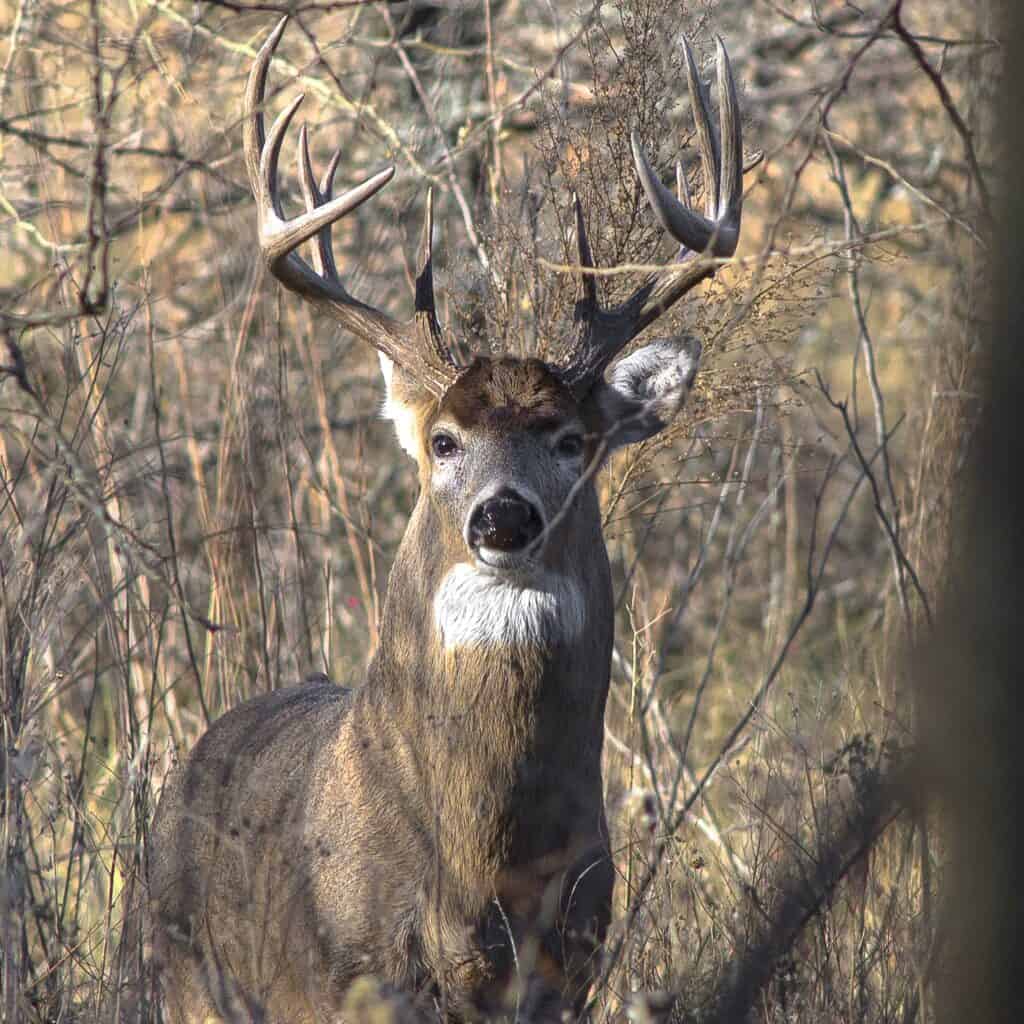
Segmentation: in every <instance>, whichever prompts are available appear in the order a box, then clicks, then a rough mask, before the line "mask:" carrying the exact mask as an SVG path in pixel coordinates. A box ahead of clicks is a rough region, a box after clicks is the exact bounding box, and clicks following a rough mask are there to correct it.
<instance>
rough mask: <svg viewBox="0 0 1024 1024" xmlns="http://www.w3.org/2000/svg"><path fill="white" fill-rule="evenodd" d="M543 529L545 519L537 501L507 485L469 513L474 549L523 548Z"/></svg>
mask: <svg viewBox="0 0 1024 1024" xmlns="http://www.w3.org/2000/svg"><path fill="white" fill-rule="evenodd" d="M543 529H544V521H543V519H542V518H541V514H540V512H539V511H538V509H537V507H536V505H534V504H533V502H531V501H528V500H527V499H526V498H524V497H523V496H522V495H521V494H518V493H517V492H516V491H513V490H512V489H511V488H509V487H506V488H503V489H502V490H500V491H498V493H497V494H493V495H491V496H490V497H489V498H485V499H484V500H483V501H481V502H480V503H479V504H478V505H477V506H476V508H474V509H473V512H472V514H471V515H470V517H469V530H468V535H469V536H468V540H469V546H470V547H471V548H472V549H473V550H474V551H479V549H480V548H488V549H490V550H492V551H504V552H507V553H512V552H516V551H522V549H523V548H525V547H527V546H528V545H529V544H531V543H533V541H535V540H536V539H537V538H538V537H539V536H540V533H541V530H543Z"/></svg>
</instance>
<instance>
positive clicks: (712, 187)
mask: <svg viewBox="0 0 1024 1024" xmlns="http://www.w3.org/2000/svg"><path fill="white" fill-rule="evenodd" d="M717 49H718V54H717V63H718V105H719V120H720V128H719V130H717V131H716V129H715V128H714V127H713V126H712V123H711V118H710V115H709V113H708V102H707V95H706V90H705V89H704V86H703V84H702V83H701V81H700V76H699V75H698V73H697V67H696V64H695V62H694V59H693V54H692V52H691V50H690V46H689V44H688V43H687V42H686V40H685V39H684V40H683V52H684V57H685V61H684V63H685V65H686V79H687V86H688V88H689V91H690V101H691V104H690V105H691V107H692V109H693V120H694V125H695V126H696V129H697V141H698V146H699V148H700V154H701V163H702V165H703V170H704V192H705V203H704V205H705V210H706V212H707V215H706V216H702V215H701V214H700V213H698V212H697V211H696V210H694V209H692V208H691V206H690V203H689V192H688V189H687V187H686V181H685V177H684V176H683V175H682V173H681V171H680V170H679V169H678V168H677V172H676V188H677V191H678V192H679V193H680V196H679V198H677V196H674V195H673V194H672V192H671V191H670V190H669V189H667V188H666V187H665V186H664V185H663V184H662V182H661V179H660V178H659V177H658V175H657V174H656V173H655V172H654V169H653V168H652V167H651V165H650V162H649V161H648V159H647V155H646V154H645V153H644V150H643V147H642V146H641V144H640V139H639V136H638V135H637V134H636V132H633V133H632V135H631V137H630V143H631V148H632V151H633V164H634V166H635V168H636V173H637V177H638V178H639V179H640V184H641V186H642V187H643V190H644V192H645V194H646V195H647V200H648V202H649V203H650V206H651V210H652V212H653V213H654V216H655V217H656V218H657V220H658V222H659V223H660V224H661V226H662V227H663V228H664V229H665V231H667V232H668V234H669V235H670V236H671V237H672V238H674V239H675V240H676V241H677V242H679V243H680V245H681V247H682V248H681V249H680V252H679V256H678V258H677V267H676V269H674V270H673V271H672V272H669V273H657V274H654V275H652V276H651V277H649V278H648V279H647V280H646V281H645V282H644V283H643V284H642V285H641V286H640V287H639V288H638V289H637V290H636V291H635V292H634V293H633V294H632V295H631V296H630V297H629V298H628V299H627V300H626V301H625V302H623V303H622V304H621V305H619V306H617V307H616V308H614V309H611V310H602V309H600V308H598V307H597V306H596V304H595V305H594V307H593V308H591V309H586V308H582V309H581V308H580V307H579V306H577V311H576V322H577V334H576V339H575V343H574V344H573V346H572V350H571V353H570V358H569V362H568V365H567V366H566V367H565V369H564V370H563V371H562V376H563V378H564V379H565V380H566V382H567V383H568V384H569V385H570V386H571V387H572V388H573V390H574V391H576V392H577V393H578V394H583V393H585V392H586V391H587V390H589V389H590V388H591V387H592V386H593V384H594V382H595V381H596V380H597V378H598V377H599V376H600V375H601V374H603V373H604V371H605V369H606V368H607V366H608V364H609V363H610V362H611V361H612V359H614V358H615V356H616V355H617V354H618V353H619V352H620V351H621V350H622V349H623V348H624V347H625V346H626V345H627V344H629V342H630V341H631V340H632V339H633V338H635V337H636V336H637V334H639V333H640V332H641V331H642V330H643V329H644V328H645V327H647V326H648V325H649V324H651V323H653V322H654V321H655V320H656V319H657V318H658V317H659V316H661V314H662V313H664V312H665V311H666V310H667V309H668V308H669V307H670V306H672V305H673V304H674V303H675V302H677V301H678V300H679V299H681V298H682V297H683V296H684V295H685V294H686V293H687V292H688V291H690V290H691V289H692V288H694V287H695V286H696V285H697V284H699V283H700V282H701V281H703V280H704V279H705V278H707V277H710V276H711V275H712V274H714V272H715V270H716V269H717V267H716V264H715V263H714V262H713V261H710V260H696V259H693V256H694V255H695V254H697V253H702V254H706V255H708V256H712V257H716V258H718V259H724V258H727V257H729V256H732V254H733V253H734V252H735V251H736V246H737V244H738V243H739V237H740V218H741V213H742V206H743V135H742V126H741V122H740V114H739V104H738V102H737V100H736V86H735V82H734V80H733V75H732V68H731V66H730V64H729V55H728V54H727V53H726V50H725V45H724V44H723V43H722V40H721V39H718V40H717ZM577 223H581V215H580V213H579V212H578V204H577ZM582 262H583V261H582V258H581V263H582Z"/></svg>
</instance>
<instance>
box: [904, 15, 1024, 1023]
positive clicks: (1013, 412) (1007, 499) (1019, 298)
mask: <svg viewBox="0 0 1024 1024" xmlns="http://www.w3.org/2000/svg"><path fill="white" fill-rule="evenodd" d="M1004 17H1005V19H1006V20H1005V22H1004V31H1003V33H1002V34H1001V35H1002V38H1003V39H1005V40H1006V43H1007V47H1006V50H1007V52H1006V54H1005V68H1006V74H1005V81H1004V87H1003V92H1002V104H1001V106H1002V109H1001V111H1000V112H999V116H998V118H997V124H998V125H999V126H1000V128H999V134H1000V135H1001V136H1002V138H1003V146H1002V147H997V153H998V164H997V168H996V174H995V176H994V178H995V181H996V183H997V190H998V196H999V198H998V204H999V209H998V213H997V216H996V218H995V226H994V231H993V234H992V239H993V246H994V255H993V258H992V260H991V266H992V268H993V271H994V275H993V281H992V285H993V302H992V307H991V308H992V319H991V323H990V325H989V326H988V328H987V329H988V332H989V338H988V339H987V340H988V342H989V346H988V348H989V365H988V367H986V377H987V379H988V394H987V396H986V399H987V401H986V407H985V411H984V413H983V416H982V418H981V422H980V424H979V428H978V430H977V433H976V436H975V438H974V440H973V443H972V445H971V449H972V450H971V458H970V462H969V466H970V468H969V471H968V472H969V477H968V481H967V485H968V494H967V500H966V501H965V502H964V506H963V510H962V514H961V516H960V519H959V524H958V527H957V529H956V530H955V532H954V544H953V547H954V562H953V571H952V573H951V575H950V579H951V586H950V590H949V593H948V596H947V600H946V605H945V608H944V611H943V621H942V622H940V624H939V628H938V630H937V631H936V633H935V636H936V637H937V638H938V639H937V641H936V642H934V643H933V644H932V645H931V646H930V648H929V649H926V650H923V651H921V652H919V668H918V671H919V683H920V686H921V691H922V705H923V707H924V709H925V712H924V715H923V727H924V737H923V738H924V740H925V748H926V752H927V756H928V761H927V763H928V769H929V771H930V773H931V776H932V779H931V781H932V782H933V784H934V785H935V786H936V787H937V790H938V792H939V793H940V795H941V797H942V799H943V800H944V801H945V803H946V807H947V810H948V812H949V813H950V815H951V821H952V826H953V827H952V831H951V835H950V850H949V854H950V857H949V864H948V873H947V879H948V882H947V887H946V892H945V899H946V902H945V906H944V908H943V913H942V917H941V921H940V924H939V934H938V938H937V943H938V946H937V950H936V959H937V964H938V969H937V970H935V971H934V975H935V979H936V980H935V985H936V998H935V1009H936V1016H937V1019H938V1020H939V1021H948V1022H950V1024H953V1022H957V1024H960V1022H963V1021H979V1022H987V1021H1020V1020H1024V981H1022V978H1024V975H1022V974H1021V973H1020V971H1019V969H1018V967H1019V964H1020V952H1019V951H1020V949H1021V947H1020V946H1018V945H1017V942H1018V941H1019V934H1018V932H1019V928H1020V924H1021V922H1022V921H1024V901H1022V887H1021V885H1020V884H1019V883H1020V877H1019V873H1020V870H1021V865H1022V864H1024V843H1022V840H1021V833H1020V832H1018V831H1017V820H1016V819H1017V814H1018V809H1019V804H1018V803H1017V801H1018V800H1019V799H1020V794H1021V792H1022V790H1021V783H1022V779H1021V738H1022V728H1024V722H1022V717H1021V712H1020V698H1021V695H1020V691H1019V677H1020V668H1019V663H1020V657H1021V654H1020V628H1021V626H1020V621H1019V619H1020V585H1019V578H1020V577H1019V568H1018V567H1019V566H1020V564H1021V548H1022V546H1024V531H1022V529H1021V524H1022V522H1024V493H1022V491H1020V490H1018V489H1017V488H1016V486H1015V479H1016V476H1017V474H1018V473H1019V472H1020V471H1021V468H1022V467H1024V439H1022V437H1021V434H1020V432H1019V429H1018V428H1019V426H1020V421H1019V419H1018V412H1019V406H1020V399H1021V396H1022V395H1024V362H1022V359H1021V353H1020V351H1019V350H1020V345H1021V337H1020V335H1021V325H1022V324H1024V289H1022V288H1021V282H1020V274H1021V268H1022V267H1024V195H1022V194H1021V192H1020V190H1019V188H1018V187H1016V185H1014V184H1013V182H1014V180H1015V178H1016V176H1017V175H1019V169H1020V167H1021V165H1022V164H1024V120H1022V118H1021V116H1020V111H1021V109H1022V106H1024V10H1022V9H1021V7H1020V5H1019V4H1015V3H1013V4H1006V5H1004ZM1000 149H1001V152H1000V151H999V150H1000ZM981 329H982V330H984V329H985V328H984V327H982V328H981Z"/></svg>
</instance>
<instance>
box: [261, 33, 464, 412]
mask: <svg viewBox="0 0 1024 1024" xmlns="http://www.w3.org/2000/svg"><path fill="white" fill-rule="evenodd" d="M287 21H288V19H287V18H282V19H281V21H279V22H278V24H277V26H276V27H275V28H274V31H273V32H271V33H270V35H269V37H268V38H267V41H266V42H265V43H264V44H263V46H262V47H261V48H260V51H259V53H258V54H257V56H256V59H255V61H254V62H253V66H252V70H251V71H250V72H249V79H248V82H247V83H246V88H245V118H244V122H243V140H244V146H245V162H246V167H247V170H248V173H249V184H250V186H251V187H252V191H253V195H254V196H255V198H256V209H257V218H258V224H259V243H260V249H261V251H262V253H263V258H264V260H265V261H266V263H267V266H268V267H269V269H270V272H271V273H272V274H273V275H274V276H275V277H277V278H278V280H280V281H281V283H282V284H284V285H285V286H287V287H288V288H290V289H291V290H292V291H295V292H297V293H298V294H300V295H302V296H303V297H305V298H307V299H310V300H311V301H313V302H315V303H317V304H318V305H321V306H323V307H325V308H326V309H327V311H328V312H330V313H331V314H332V315H333V316H334V318H335V319H336V320H337V321H338V322H339V323H341V324H342V325H343V326H344V327H346V328H347V329H348V330H350V331H351V332H352V333H353V334H355V335H357V336H358V337H360V338H362V339H363V340H364V341H368V342H369V343H370V344H371V345H373V346H374V348H376V349H378V350H379V351H381V352H383V353H384V354H385V355H386V356H388V358H390V359H392V360H393V361H394V362H396V363H398V364H399V365H400V366H402V367H403V369H405V370H406V371H407V372H408V373H410V374H411V375H412V376H413V377H414V378H415V379H416V380H418V381H419V382H420V383H421V384H422V385H423V386H424V387H426V388H427V389H428V390H429V391H430V392H431V393H433V394H434V395H438V396H440V395H442V394H444V392H445V391H446V390H447V389H448V387H449V386H450V385H451V384H452V382H453V381H454V380H455V378H456V376H457V374H458V371H457V369H456V367H455V365H454V362H453V360H452V358H451V355H450V353H449V352H448V348H447V346H446V345H445V344H444V340H443V336H442V335H441V330H440V327H439V326H438V325H437V321H436V318H434V317H433V315H432V314H431V316H430V317H429V318H428V320H429V321H430V322H429V323H424V322H423V318H422V317H421V316H419V315H417V316H415V317H414V318H413V320H412V321H410V322H408V323H400V322H399V321H397V320H394V319H393V318H391V317H390V316H388V315H387V314H386V313H383V312H381V311H380V310H377V309H374V308H373V307H372V306H367V305H365V304H364V303H362V302H359V301H358V300H357V299H355V298H353V297H352V296H351V295H350V294H349V293H348V291H347V290H346V289H345V286H344V284H343V283H342V280H341V278H340V276H339V275H338V271H337V267H336V265H335V261H334V255H333V251H332V247H331V226H332V225H333V224H334V222H335V221H337V220H339V219H340V218H342V217H344V216H345V214H347V213H350V212H351V211H352V210H354V209H355V208H356V207H357V206H359V205H361V204H362V203H364V202H366V200H368V199H369V198H370V197H371V196H373V195H375V194H376V193H377V192H379V191H380V189H382V188H383V187H384V186H385V185H386V184H387V183H388V182H389V181H390V180H391V179H392V178H393V177H394V174H395V168H394V166H389V167H386V168H384V170H382V171H379V172H377V173H376V174H373V175H370V177H368V178H366V179H365V180H364V181H362V182H360V183H359V184H358V185H356V186H354V187H353V188H351V189H349V190H348V191H347V192H345V193H344V194H342V195H340V196H337V197H333V196H332V194H331V193H332V191H333V189H332V182H333V178H334V172H335V170H336V169H337V165H338V159H339V155H340V154H338V153H336V154H335V156H334V158H333V159H332V161H331V164H330V166H329V167H328V169H327V172H326V174H325V175H324V178H323V182H322V184H321V187H320V188H317V185H316V182H315V179H314V176H313V168H312V163H311V161H310V157H309V139H308V134H307V132H306V129H305V128H304V127H303V128H302V129H301V130H300V133H299V153H298V164H299V180H300V182H301V185H302V194H303V198H304V200H305V206H306V209H305V212H304V213H302V214H300V215H299V216H297V217H293V218H291V219H287V218H286V217H285V215H284V211H283V208H282V204H281V195H280V190H279V186H278V178H277V170H278V160H279V157H280V153H281V144H282V142H283V140H284V136H285V134H286V133H287V131H288V127H289V125H290V124H291V122H292V119H293V118H294V117H295V113H296V111H297V110H298V108H299V105H300V104H301V102H302V99H303V97H302V96H301V95H300V96H298V97H296V99H294V100H293V101H292V102H291V103H290V104H289V105H288V106H287V107H286V108H285V109H284V110H283V111H282V112H281V114H279V115H278V117H277V119H276V120H275V121H274V124H273V125H272V126H271V129H270V134H269V136H268V135H266V133H265V130H264V122H263V109H262V108H263V103H264V95H265V92H266V82H267V72H268V70H269V67H270V61H271V58H272V57H273V55H274V51H275V50H276V49H277V45H278V43H279V42H280V41H281V36H282V34H283V33H284V28H285V25H286V24H287ZM314 237H316V248H315V250H314V255H313V266H310V265H309V264H308V263H306V262H305V261H304V260H303V259H302V258H301V257H300V256H299V255H298V253H297V252H296V250H297V249H298V247H299V246H300V245H302V244H303V243H304V242H307V241H309V240H310V239H312V238H314ZM431 294H432V293H431ZM417 308H418V307H417Z"/></svg>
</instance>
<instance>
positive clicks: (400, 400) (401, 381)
mask: <svg viewBox="0 0 1024 1024" xmlns="http://www.w3.org/2000/svg"><path fill="white" fill-rule="evenodd" d="M377 355H378V356H379V357H380V372H381V375H382V376H383V377H384V391H385V398H384V405H383V407H382V408H381V415H382V416H383V417H384V419H386V420H391V422H392V423H393V424H394V425H395V433H396V434H397V435H398V443H399V444H400V445H401V446H402V447H403V448H404V449H405V450H406V452H408V453H409V455H411V456H412V457H413V458H414V459H416V458H418V457H419V454H420V436H419V415H418V412H419V407H420V406H421V405H422V404H423V391H422V388H419V387H417V386H416V383H415V381H413V379H412V377H410V376H409V374H407V373H406V372H405V370H403V369H402V367H400V366H396V365H395V363H394V362H392V360H390V359H389V358H388V357H387V356H386V355H384V353H383V352H378V353H377Z"/></svg>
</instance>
